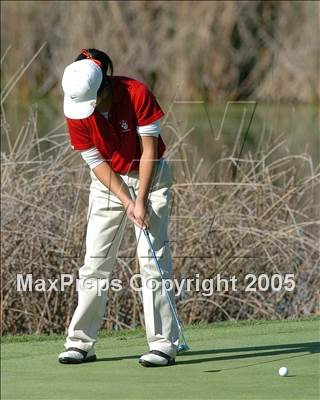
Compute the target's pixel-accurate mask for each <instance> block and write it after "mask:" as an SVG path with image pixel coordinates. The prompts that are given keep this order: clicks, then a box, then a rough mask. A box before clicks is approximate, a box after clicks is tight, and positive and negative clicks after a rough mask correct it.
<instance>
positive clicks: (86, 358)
mask: <svg viewBox="0 0 320 400" xmlns="http://www.w3.org/2000/svg"><path fill="white" fill-rule="evenodd" d="M96 359H97V356H96V355H95V352H94V349H91V350H89V351H84V350H81V349H77V348H75V347H70V348H69V349H68V350H67V351H64V352H63V353H60V354H59V358H58V360H59V362H60V363H61V364H81V363H83V362H90V361H96Z"/></svg>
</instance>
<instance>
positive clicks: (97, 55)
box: [75, 49, 113, 95]
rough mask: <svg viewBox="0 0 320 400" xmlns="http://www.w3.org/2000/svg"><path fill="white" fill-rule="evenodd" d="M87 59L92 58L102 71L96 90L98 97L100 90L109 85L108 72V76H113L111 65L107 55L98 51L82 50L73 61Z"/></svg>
mask: <svg viewBox="0 0 320 400" xmlns="http://www.w3.org/2000/svg"><path fill="white" fill-rule="evenodd" d="M87 58H89V59H90V58H92V59H94V60H97V61H99V62H100V63H101V65H100V68H101V69H102V82H101V85H100V88H99V90H98V95H99V94H100V93H101V92H102V90H103V89H104V88H105V87H106V86H108V84H109V80H108V71H110V73H109V76H110V75H111V76H112V75H113V63H112V61H111V58H110V57H109V56H108V54H106V53H104V52H103V51H101V50H98V49H83V50H82V52H81V53H80V54H79V55H78V57H77V58H76V59H75V61H80V60H85V59H87Z"/></svg>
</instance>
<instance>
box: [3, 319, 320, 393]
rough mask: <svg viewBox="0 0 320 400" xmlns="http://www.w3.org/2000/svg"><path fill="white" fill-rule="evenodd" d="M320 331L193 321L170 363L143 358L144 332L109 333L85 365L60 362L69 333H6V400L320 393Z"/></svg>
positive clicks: (308, 324)
mask: <svg viewBox="0 0 320 400" xmlns="http://www.w3.org/2000/svg"><path fill="white" fill-rule="evenodd" d="M319 329H320V324H319V320H317V319H307V320H286V321H269V322H266V321H260V322H244V323H243V322H242V323H219V324H211V325H200V326H191V327H188V328H187V329H186V335H187V337H188V339H189V342H190V346H191V348H192V349H191V351H189V352H187V353H185V354H183V355H179V356H178V357H177V363H176V365H175V366H172V367H167V368H143V367H141V366H140V365H139V364H138V357H139V356H140V355H141V354H142V353H144V352H145V351H146V350H147V347H146V341H145V337H144V333H143V331H142V330H136V331H122V332H118V333H104V332H103V333H102V334H101V338H100V341H99V342H98V344H97V346H96V350H97V355H98V358H99V360H98V361H97V362H94V363H87V364H81V365H61V364H59V363H58V361H57V356H58V354H59V352H60V351H62V349H63V337H62V336H57V335H55V336H50V337H48V336H47V337H45V336H40V337H36V336H23V337H10V338H8V337H6V338H3V343H2V399H4V400H7V399H14V400H20V399H24V400H29V399H30V400H31V399H32V400H38V399H39V400H73V399H74V400H82V399H86V400H88V399H95V400H100V399H126V400H127V399H149V400H152V399H175V400H176V399H196V400H198V399H199V400H201V399H232V400H237V399H255V400H259V399H273V400H276V399H290V400H294V399H303V400H308V399H318V398H319V396H320V389H319V372H320V371H319V369H320V368H319V351H320V347H319ZM281 366H287V367H288V368H289V376H287V377H284V378H282V377H280V376H279V375H278V369H279V368H280V367H281Z"/></svg>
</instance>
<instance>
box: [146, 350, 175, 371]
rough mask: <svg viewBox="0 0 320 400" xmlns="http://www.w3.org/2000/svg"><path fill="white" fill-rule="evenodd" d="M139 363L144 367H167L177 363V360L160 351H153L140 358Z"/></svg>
mask: <svg viewBox="0 0 320 400" xmlns="http://www.w3.org/2000/svg"><path fill="white" fill-rule="evenodd" d="M139 363H140V364H141V365H142V366H143V367H167V366H169V365H173V364H174V363H175V358H174V357H170V356H169V355H168V354H166V353H163V352H162V351H159V350H151V351H150V352H149V353H148V354H144V355H143V356H141V357H140V359H139Z"/></svg>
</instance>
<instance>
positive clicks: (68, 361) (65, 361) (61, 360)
mask: <svg viewBox="0 0 320 400" xmlns="http://www.w3.org/2000/svg"><path fill="white" fill-rule="evenodd" d="M96 359H97V356H96V355H94V356H90V357H87V358H85V359H83V360H76V359H74V358H71V357H70V358H69V357H64V358H59V363H60V364H82V363H87V362H92V361H96Z"/></svg>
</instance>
